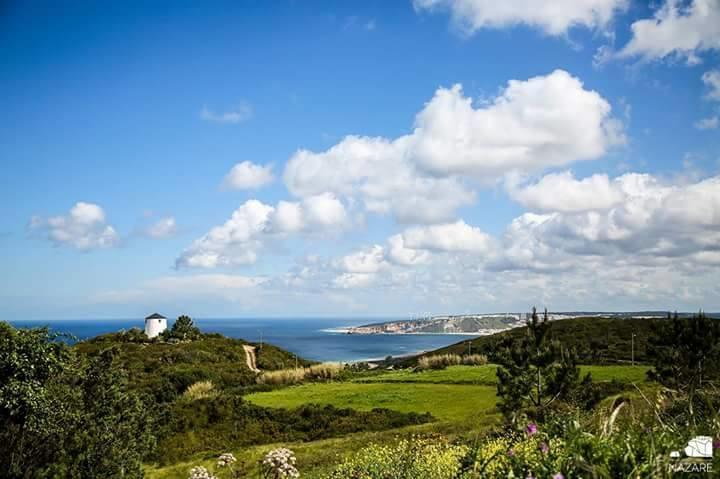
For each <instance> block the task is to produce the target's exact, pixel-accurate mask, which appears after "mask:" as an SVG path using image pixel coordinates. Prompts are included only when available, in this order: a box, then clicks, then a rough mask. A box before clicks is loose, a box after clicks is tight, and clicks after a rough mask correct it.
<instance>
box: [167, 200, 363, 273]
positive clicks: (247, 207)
mask: <svg viewBox="0 0 720 479" xmlns="http://www.w3.org/2000/svg"><path fill="white" fill-rule="evenodd" d="M348 223H349V220H348V217H347V213H346V211H345V207H344V206H343V204H342V203H341V202H340V201H339V200H338V199H337V198H336V197H335V196H334V195H332V194H331V193H325V194H321V195H316V196H311V197H308V198H304V199H303V200H302V201H301V202H299V203H295V202H287V201H281V202H279V203H278V205H277V207H273V206H270V205H267V204H265V203H262V202H260V201H258V200H249V201H246V202H245V203H243V204H242V205H241V206H240V207H239V208H238V209H237V210H235V211H234V212H233V214H232V216H231V217H230V219H228V220H227V221H226V222H225V223H224V224H222V225H220V226H216V227H214V228H212V229H211V230H210V231H209V232H208V233H207V234H205V235H204V236H202V237H201V238H198V239H197V240H195V241H194V242H193V243H192V244H191V245H190V247H188V248H187V249H186V250H185V251H183V253H182V254H181V255H180V257H179V258H178V259H177V260H176V262H175V264H176V267H178V268H181V267H197V268H215V267H218V266H240V265H247V264H253V263H255V262H256V261H257V256H258V253H259V251H260V250H261V249H263V248H264V247H265V244H266V243H267V242H268V241H272V240H279V239H282V238H284V237H286V236H287V235H289V234H292V233H299V232H303V233H307V234H312V233H315V232H332V231H338V230H341V229H343V228H345V227H346V226H348Z"/></svg>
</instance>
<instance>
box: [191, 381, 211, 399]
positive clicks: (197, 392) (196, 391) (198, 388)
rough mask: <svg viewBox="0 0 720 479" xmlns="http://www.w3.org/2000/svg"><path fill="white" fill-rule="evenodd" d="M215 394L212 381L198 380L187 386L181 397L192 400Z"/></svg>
mask: <svg viewBox="0 0 720 479" xmlns="http://www.w3.org/2000/svg"><path fill="white" fill-rule="evenodd" d="M216 394H217V391H215V385H214V384H213V383H212V381H198V382H196V383H194V384H191V385H190V386H188V388H187V389H186V390H185V392H184V393H183V395H182V397H183V399H187V400H189V401H194V400H196V399H202V398H207V397H211V396H214V395H216Z"/></svg>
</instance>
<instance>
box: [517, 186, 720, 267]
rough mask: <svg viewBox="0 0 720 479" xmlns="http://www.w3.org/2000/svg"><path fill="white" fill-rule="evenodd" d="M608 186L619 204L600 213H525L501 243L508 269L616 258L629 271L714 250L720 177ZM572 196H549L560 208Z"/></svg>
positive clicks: (719, 223)
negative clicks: (634, 266) (586, 258)
mask: <svg viewBox="0 0 720 479" xmlns="http://www.w3.org/2000/svg"><path fill="white" fill-rule="evenodd" d="M541 183H542V182H541ZM612 185H613V187H614V188H616V189H617V191H618V192H619V193H620V194H622V201H620V202H616V203H613V204H612V205H611V204H610V203H609V204H608V207H607V208H605V209H593V210H584V211H580V210H568V209H566V208H562V209H555V211H553V212H548V213H544V214H533V213H526V214H524V215H522V216H520V217H519V218H517V219H516V220H514V221H513V223H512V225H511V226H510V227H509V228H508V232H507V233H506V235H505V249H506V251H508V250H509V251H510V254H509V255H507V256H509V257H510V262H511V263H512V264H515V265H516V266H532V265H533V264H534V263H535V262H538V263H546V264H548V265H549V264H556V265H558V264H559V265H561V264H563V263H567V264H575V263H576V262H577V258H574V259H573V258H570V257H569V256H568V255H576V256H578V255H579V256H600V257H616V258H618V257H619V258H623V260H624V261H626V262H630V263H632V262H638V261H651V260H653V261H654V260H657V259H659V258H679V257H692V255H694V254H697V253H701V252H706V251H717V250H718V249H719V248H718V245H720V177H711V178H707V179H704V180H702V181H698V182H696V183H690V184H684V185H672V184H665V183H663V182H661V181H659V180H658V179H657V178H654V177H652V176H651V175H646V174H644V175H641V174H626V175H623V176H621V177H619V178H617V179H615V180H613V182H612ZM573 194H574V192H573V190H572V188H571V189H569V190H567V191H566V192H565V191H563V190H556V191H555V192H554V195H556V196H558V197H559V199H558V204H561V203H562V200H563V199H565V200H566V201H571V200H572V198H573ZM588 206H597V205H588ZM563 257H564V258H565V259H563ZM643 257H644V258H646V259H642V258H643ZM648 258H649V259H648Z"/></svg>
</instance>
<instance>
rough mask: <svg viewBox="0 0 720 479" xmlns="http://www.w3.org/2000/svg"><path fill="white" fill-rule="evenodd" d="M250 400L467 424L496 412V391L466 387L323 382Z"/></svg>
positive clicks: (278, 406)
mask: <svg viewBox="0 0 720 479" xmlns="http://www.w3.org/2000/svg"><path fill="white" fill-rule="evenodd" d="M246 399H247V400H248V401H251V402H253V403H255V404H258V405H260V406H265V407H276V408H295V407H298V406H300V405H301V404H306V403H317V404H332V405H333V406H336V407H340V408H352V409H359V410H370V409H374V408H387V409H394V410H396V411H400V412H419V413H423V412H429V413H430V414H432V415H433V416H434V417H435V418H437V419H438V420H441V421H467V420H469V419H473V418H478V417H481V416H484V415H486V414H488V413H490V412H491V411H492V410H493V409H494V407H495V388H494V387H492V386H475V385H465V384H424V383H416V384H404V383H370V384H369V383H353V382H349V383H323V384H304V385H302V386H294V387H290V388H284V389H277V390H275V391H270V392H265V393H256V394H251V395H249V396H246Z"/></svg>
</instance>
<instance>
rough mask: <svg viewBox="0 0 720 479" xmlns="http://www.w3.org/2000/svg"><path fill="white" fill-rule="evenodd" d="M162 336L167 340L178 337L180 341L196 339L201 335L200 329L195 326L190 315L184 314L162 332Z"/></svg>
mask: <svg viewBox="0 0 720 479" xmlns="http://www.w3.org/2000/svg"><path fill="white" fill-rule="evenodd" d="M161 337H162V338H163V339H164V340H165V341H167V340H170V339H177V340H178V341H194V340H196V339H198V338H200V337H201V334H200V329H199V328H198V327H197V326H195V324H194V323H193V320H192V318H190V316H186V315H182V316H180V317H178V319H176V320H175V323H173V325H172V327H171V328H170V329H166V330H165V331H163V332H162V335H161Z"/></svg>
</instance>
